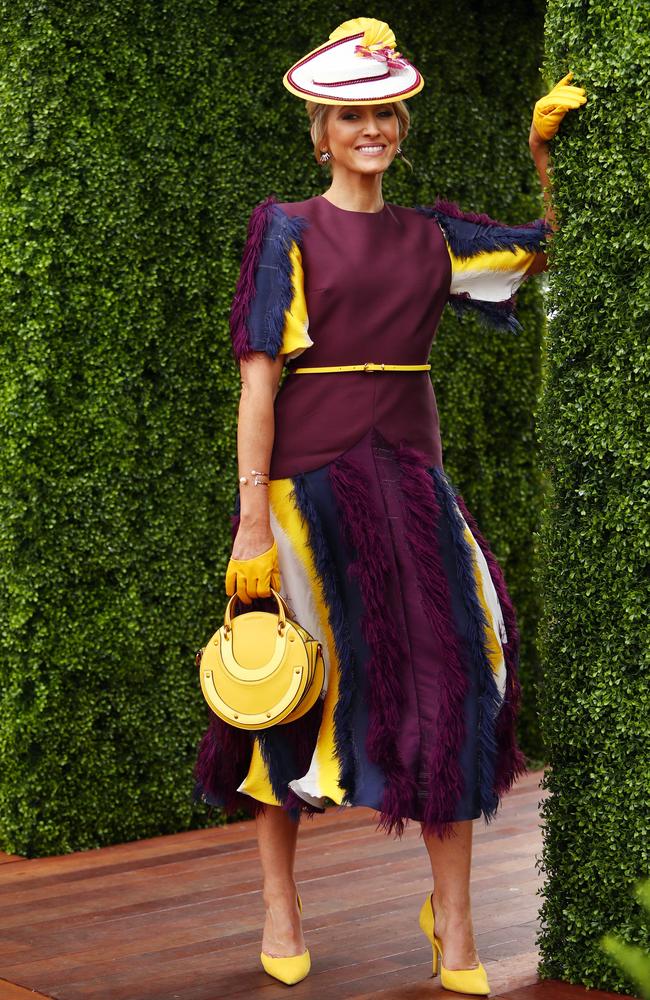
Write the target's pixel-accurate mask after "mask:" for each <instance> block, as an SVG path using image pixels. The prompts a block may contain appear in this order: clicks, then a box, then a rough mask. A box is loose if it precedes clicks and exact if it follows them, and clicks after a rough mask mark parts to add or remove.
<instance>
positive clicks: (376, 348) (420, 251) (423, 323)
mask: <svg viewBox="0 0 650 1000" xmlns="http://www.w3.org/2000/svg"><path fill="white" fill-rule="evenodd" d="M279 207H280V208H281V209H282V210H283V211H284V212H285V213H286V215H288V216H291V217H300V218H303V219H306V220H307V221H308V225H307V226H306V227H305V229H304V232H303V237H302V250H301V252H302V263H303V270H304V283H305V296H306V301H307V312H308V316H309V336H310V337H311V339H312V340H313V342H314V343H313V346H311V347H308V348H307V349H306V350H305V351H303V352H302V354H300V355H299V356H298V357H296V358H294V359H292V360H291V361H290V362H289V363H288V366H287V367H288V369H289V373H287V375H286V377H285V380H284V382H283V384H282V386H281V387H280V390H279V392H278V394H277V396H276V399H275V407H274V410H275V438H274V445H273V452H272V456H271V466H270V477H271V478H272V479H280V478H284V477H287V476H293V475H297V474H298V473H300V472H307V471H311V470H312V469H316V468H319V467H320V466H322V465H324V464H326V463H327V462H330V461H331V460H332V459H334V458H336V457H337V456H338V455H340V454H341V453H342V452H344V451H346V450H347V449H348V448H350V447H352V445H354V444H355V443H356V442H357V441H358V440H360V439H361V438H362V437H363V436H364V434H365V433H366V432H367V431H368V429H369V428H370V427H371V426H373V425H374V426H376V427H377V428H378V429H379V430H380V431H381V433H382V434H383V435H384V437H385V438H386V439H387V440H388V441H390V442H392V443H394V444H399V443H400V442H402V441H403V442H405V443H407V444H409V445H411V446H412V447H414V448H418V449H419V450H420V451H422V452H423V453H424V454H425V455H427V457H428V458H429V459H430V462H431V465H432V466H438V467H440V468H442V449H441V442H440V430H439V421H438V410H437V406H436V399H435V394H434V391H433V387H432V385H431V379H430V374H429V372H428V371H420V372H399V371H397V372H395V371H387V372H340V373H337V372H334V373H332V372H323V373H310V374H301V375H292V374H290V371H291V369H292V368H298V367H312V366H321V365H348V364H362V363H363V362H365V361H374V362H382V361H383V362H387V363H390V364H426V363H427V361H428V360H429V354H430V351H431V346H432V343H433V339H434V336H435V333H436V329H437V326H438V322H439V320H440V315H441V313H442V310H443V308H444V305H445V303H446V302H447V298H448V294H449V286H450V282H451V263H450V259H449V253H448V251H447V247H446V244H445V241H444V237H443V235H442V233H441V232H440V229H439V228H438V226H434V225H432V224H431V221H430V220H429V219H427V218H426V217H425V216H423V215H421V214H420V213H419V212H417V211H416V210H415V209H412V208H404V207H401V206H398V205H392V204H388V203H387V204H385V205H384V207H383V209H382V210H381V211H380V212H377V213H367V212H350V211H347V210H344V209H340V208H337V207H336V206H335V205H333V204H331V202H329V201H328V200H327V199H326V198H323V197H322V196H317V197H314V198H309V199H307V200H306V201H301V202H285V203H282V204H281V205H280V206H279Z"/></svg>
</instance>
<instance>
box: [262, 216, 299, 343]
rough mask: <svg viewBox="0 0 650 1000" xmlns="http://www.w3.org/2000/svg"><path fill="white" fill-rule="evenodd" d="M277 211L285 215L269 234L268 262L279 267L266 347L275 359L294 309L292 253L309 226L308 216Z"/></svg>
mask: <svg viewBox="0 0 650 1000" xmlns="http://www.w3.org/2000/svg"><path fill="white" fill-rule="evenodd" d="M276 212H277V213H278V214H282V218H281V220H280V225H279V226H278V227H277V230H276V228H275V227H273V228H272V230H271V233H270V235H269V237H268V238H269V239H270V241H271V249H270V253H269V259H268V264H269V266H270V267H276V268H277V282H276V285H275V289H274V294H273V296H272V298H271V300H270V301H269V303H268V309H267V311H266V316H265V332H266V344H265V346H264V350H265V351H266V353H267V354H269V355H270V356H271V357H272V358H273V359H275V358H276V357H277V356H278V353H279V351H280V348H281V347H282V336H283V333H284V324H285V313H286V312H287V310H289V309H290V308H291V303H292V301H293V283H292V280H291V279H292V264H291V257H290V256H289V254H290V251H291V247H292V244H293V243H295V244H296V245H297V246H298V248H300V247H301V245H302V232H303V230H304V228H305V226H307V225H308V222H307V219H302V218H299V217H295V218H292V219H290V218H289V217H288V216H286V215H284V213H281V210H280V209H276ZM265 262H266V261H265Z"/></svg>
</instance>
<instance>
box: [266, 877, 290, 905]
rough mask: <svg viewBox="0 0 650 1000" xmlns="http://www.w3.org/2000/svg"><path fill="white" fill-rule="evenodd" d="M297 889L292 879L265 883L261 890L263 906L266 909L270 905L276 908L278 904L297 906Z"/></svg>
mask: <svg viewBox="0 0 650 1000" xmlns="http://www.w3.org/2000/svg"><path fill="white" fill-rule="evenodd" d="M297 895H298V889H297V886H296V883H295V881H294V880H293V879H286V880H278V881H275V880H274V881H273V882H265V883H264V888H263V889H262V898H263V899H264V905H265V906H266V908H267V909H268V907H269V906H271V904H273V905H275V906H277V905H278V904H279V903H280V904H282V903H284V904H286V905H291V904H292V903H296V904H297Z"/></svg>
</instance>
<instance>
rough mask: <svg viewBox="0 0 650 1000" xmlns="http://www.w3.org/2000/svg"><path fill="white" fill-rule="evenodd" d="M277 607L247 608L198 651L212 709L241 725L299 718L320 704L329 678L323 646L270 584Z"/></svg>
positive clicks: (256, 725)
mask: <svg viewBox="0 0 650 1000" xmlns="http://www.w3.org/2000/svg"><path fill="white" fill-rule="evenodd" d="M271 594H272V595H273V597H275V599H276V601H277V604H278V613H277V614H272V613H270V612H268V611H248V612H246V613H245V614H239V615H236V616H235V617H233V615H232V611H233V607H234V603H235V601H237V600H238V597H237V594H233V596H232V597H231V598H230V600H229V601H228V604H227V606H226V611H225V614H224V623H223V625H222V626H221V628H219V629H218V630H217V631H216V632H215V633H214V635H213V636H212V638H211V639H210V641H209V642H208V644H207V646H205V647H204V648H203V649H200V650H199V651H198V653H197V654H196V663H197V666H198V667H199V672H200V675H201V690H202V691H203V696H204V697H205V700H206V701H207V703H208V705H209V706H210V708H211V709H212V711H213V712H214V713H215V714H216V715H218V716H219V718H221V719H223V720H224V722H228V723H229V724H230V725H231V726H236V727H237V728H238V729H267V728H268V727H269V726H275V725H278V724H280V723H287V722H293V721H294V720H295V719H299V718H300V716H302V715H304V714H305V713H306V712H308V711H309V709H310V708H311V707H312V706H313V705H315V704H316V700H317V699H318V697H319V695H320V694H321V692H322V690H323V686H324V684H325V664H324V661H323V647H322V645H321V643H320V642H318V640H317V639H314V638H313V637H312V636H311V635H310V634H309V632H308V631H307V629H305V628H303V627H302V625H299V624H298V622H296V621H293V620H292V619H291V617H290V615H289V608H288V607H287V604H286V602H285V601H284V598H283V597H281V596H280V594H279V593H278V592H277V591H276V590H274V589H273V588H272V587H271Z"/></svg>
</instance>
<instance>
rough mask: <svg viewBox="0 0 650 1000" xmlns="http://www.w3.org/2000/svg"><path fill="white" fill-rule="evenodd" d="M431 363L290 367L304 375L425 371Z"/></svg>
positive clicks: (291, 371) (371, 362) (291, 369)
mask: <svg viewBox="0 0 650 1000" xmlns="http://www.w3.org/2000/svg"><path fill="white" fill-rule="evenodd" d="M430 368H431V365H387V364H384V363H383V362H382V363H381V364H379V363H377V362H375V361H366V363H365V364H363V365H329V366H327V367H323V368H289V369H288V370H289V373H290V374H291V375H303V374H305V373H307V372H383V371H389V370H390V371H400V372H424V371H428V370H429V369H430Z"/></svg>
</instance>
